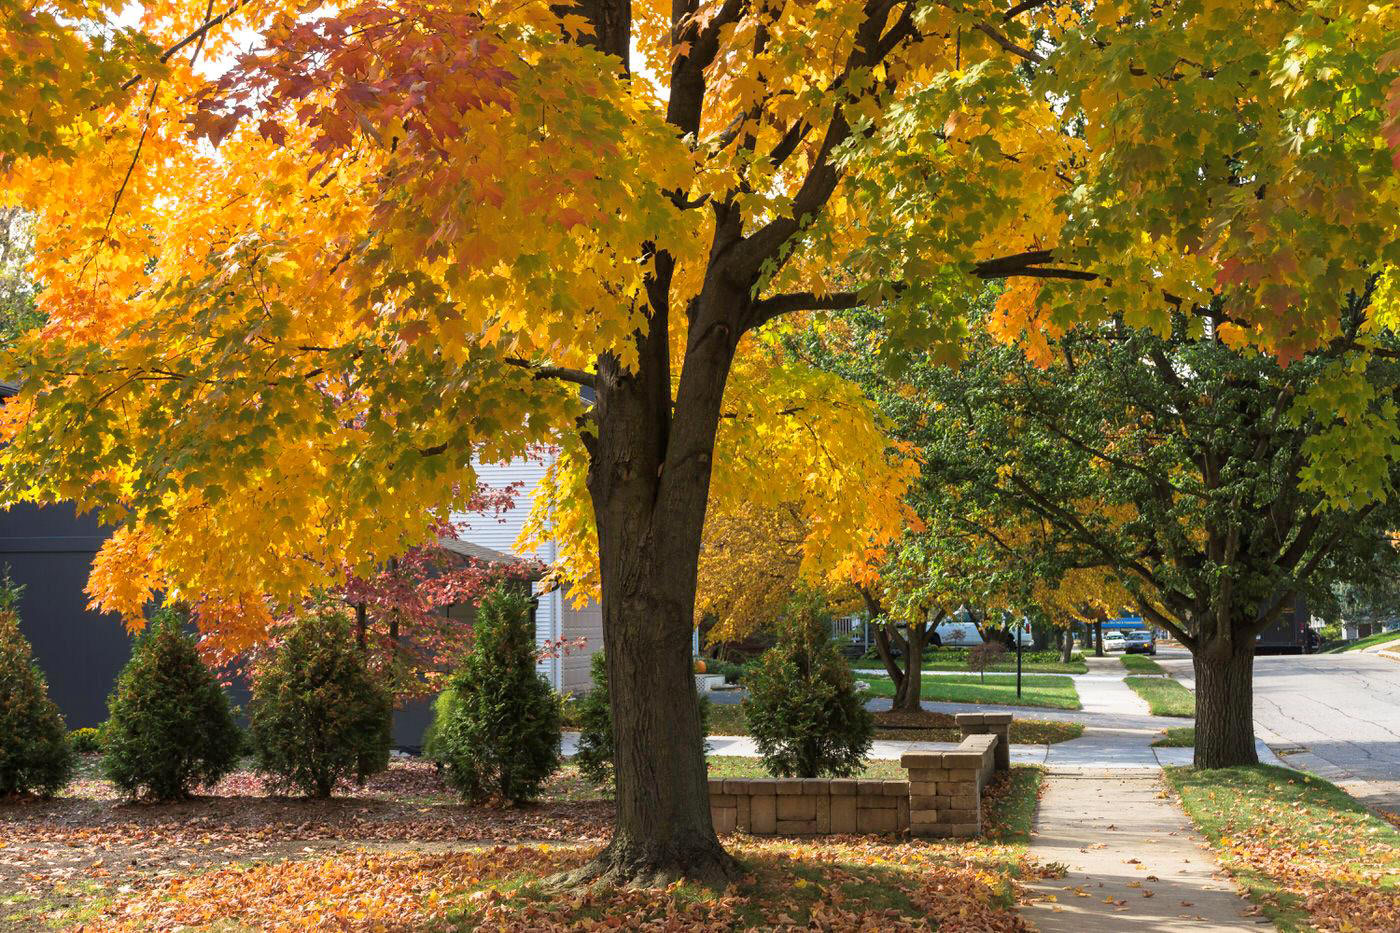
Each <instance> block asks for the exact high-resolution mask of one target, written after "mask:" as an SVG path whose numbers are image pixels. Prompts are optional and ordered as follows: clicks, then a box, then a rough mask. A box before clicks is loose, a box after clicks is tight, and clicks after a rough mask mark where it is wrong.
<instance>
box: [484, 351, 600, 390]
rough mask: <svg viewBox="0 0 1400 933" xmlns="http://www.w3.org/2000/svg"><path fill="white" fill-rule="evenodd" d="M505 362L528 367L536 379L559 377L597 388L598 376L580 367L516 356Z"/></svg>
mask: <svg viewBox="0 0 1400 933" xmlns="http://www.w3.org/2000/svg"><path fill="white" fill-rule="evenodd" d="M506 362H507V363H509V364H510V365H511V366H519V367H520V368H521V369H528V370H529V371H530V374H531V375H532V376H534V377H535V378H536V379H559V380H561V381H563V382H573V383H576V384H578V385H581V386H586V387H587V388H590V389H596V388H598V377H597V376H595V375H594V374H593V373H589V372H584V371H583V370H581V369H569V368H568V367H566V366H545V365H541V364H539V363H531V362H530V361H529V360H523V359H520V358H518V357H508V358H507V359H506Z"/></svg>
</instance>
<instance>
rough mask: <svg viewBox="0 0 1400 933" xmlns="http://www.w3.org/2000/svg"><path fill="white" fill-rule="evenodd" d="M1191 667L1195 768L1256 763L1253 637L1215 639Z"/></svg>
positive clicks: (1200, 651)
mask: <svg viewBox="0 0 1400 933" xmlns="http://www.w3.org/2000/svg"><path fill="white" fill-rule="evenodd" d="M1235 634H1236V635H1237V636H1238V635H1239V634H1240V633H1238V632H1237V633H1235ZM1192 664H1193V666H1194V668H1195V672H1196V754H1195V765H1196V767H1198V768H1230V767H1234V766H1235V765H1254V764H1258V763H1259V753H1258V752H1257V751H1256V749H1255V747H1254V640H1253V638H1246V637H1236V638H1234V639H1224V638H1216V639H1212V641H1211V642H1209V643H1207V644H1205V645H1202V646H1200V647H1199V648H1198V649H1197V650H1196V651H1195V652H1194V653H1193V655H1192Z"/></svg>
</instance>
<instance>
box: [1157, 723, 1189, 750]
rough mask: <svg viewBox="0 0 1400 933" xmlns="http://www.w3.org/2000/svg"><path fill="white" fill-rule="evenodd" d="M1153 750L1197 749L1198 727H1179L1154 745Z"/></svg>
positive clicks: (1171, 730)
mask: <svg viewBox="0 0 1400 933" xmlns="http://www.w3.org/2000/svg"><path fill="white" fill-rule="evenodd" d="M1152 747H1153V748H1195V747H1196V727H1195V726H1177V727H1175V728H1172V729H1168V730H1167V734H1166V735H1164V736H1162V737H1161V738H1160V739H1157V740H1156V741H1155V742H1153V743H1152Z"/></svg>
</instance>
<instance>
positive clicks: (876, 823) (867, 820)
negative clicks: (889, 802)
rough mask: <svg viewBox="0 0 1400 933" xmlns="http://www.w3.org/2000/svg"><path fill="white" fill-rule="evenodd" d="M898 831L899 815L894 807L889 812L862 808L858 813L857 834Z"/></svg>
mask: <svg viewBox="0 0 1400 933" xmlns="http://www.w3.org/2000/svg"><path fill="white" fill-rule="evenodd" d="M898 829H899V813H898V812H897V811H896V810H895V809H894V808H893V807H891V808H890V809H888V810H884V809H876V808H874V807H861V808H860V809H859V810H857V811H856V831H857V832H862V833H892V832H895V831H896V830H898Z"/></svg>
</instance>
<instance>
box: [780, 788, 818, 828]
mask: <svg viewBox="0 0 1400 933" xmlns="http://www.w3.org/2000/svg"><path fill="white" fill-rule="evenodd" d="M816 818H817V801H816V798H815V797H793V796H791V795H787V796H784V795H782V794H779V795H778V822H780V823H781V822H782V821H783V820H815V819H816Z"/></svg>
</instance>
